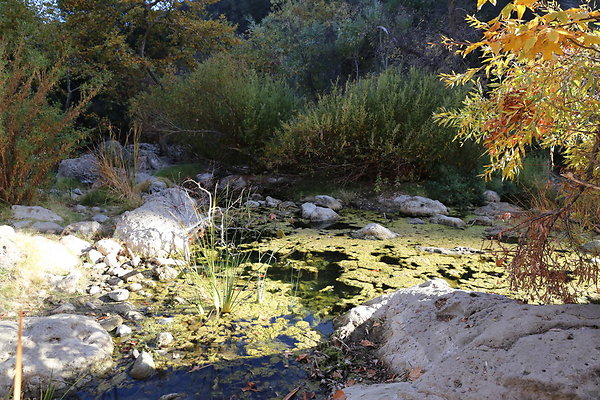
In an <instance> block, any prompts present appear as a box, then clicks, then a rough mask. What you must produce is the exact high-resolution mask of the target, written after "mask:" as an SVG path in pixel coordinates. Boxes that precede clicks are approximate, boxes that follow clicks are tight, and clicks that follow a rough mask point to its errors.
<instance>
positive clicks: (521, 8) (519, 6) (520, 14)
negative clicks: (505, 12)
mask: <svg viewBox="0 0 600 400" xmlns="http://www.w3.org/2000/svg"><path fill="white" fill-rule="evenodd" d="M515 8H516V9H517V17H518V18H519V19H523V14H525V10H527V6H524V5H522V4H517V5H516V6H515Z"/></svg>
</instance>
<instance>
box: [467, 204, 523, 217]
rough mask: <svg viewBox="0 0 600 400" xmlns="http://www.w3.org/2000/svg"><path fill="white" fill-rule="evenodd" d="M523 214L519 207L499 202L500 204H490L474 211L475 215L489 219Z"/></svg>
mask: <svg viewBox="0 0 600 400" xmlns="http://www.w3.org/2000/svg"><path fill="white" fill-rule="evenodd" d="M520 212H523V209H522V208H521V207H517V206H515V205H514V204H510V203H505V202H498V203H489V204H487V205H485V206H483V207H479V208H477V209H476V210H475V211H473V214H475V215H485V216H488V217H495V216H498V215H502V214H506V213H509V214H518V213H520Z"/></svg>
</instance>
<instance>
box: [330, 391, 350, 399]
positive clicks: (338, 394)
mask: <svg viewBox="0 0 600 400" xmlns="http://www.w3.org/2000/svg"><path fill="white" fill-rule="evenodd" d="M346 399H347V397H346V394H345V393H344V391H343V390H341V389H338V390H336V391H335V393H334V394H333V396H332V397H331V400H346Z"/></svg>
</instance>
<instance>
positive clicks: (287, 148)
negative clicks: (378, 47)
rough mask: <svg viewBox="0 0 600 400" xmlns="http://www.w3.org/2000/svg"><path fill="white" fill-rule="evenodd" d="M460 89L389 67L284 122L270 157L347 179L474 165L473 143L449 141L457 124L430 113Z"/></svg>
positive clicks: (457, 98) (458, 96) (457, 96)
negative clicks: (451, 125)
mask: <svg viewBox="0 0 600 400" xmlns="http://www.w3.org/2000/svg"><path fill="white" fill-rule="evenodd" d="M464 95H465V91H464V90H460V89H459V90H457V89H451V88H446V87H445V86H444V85H443V84H442V83H440V82H439V80H438V79H437V78H436V77H435V76H434V75H432V74H429V73H426V72H423V71H419V70H416V69H411V70H409V71H408V72H407V73H402V71H401V70H399V69H388V70H387V71H385V72H384V73H382V74H381V75H379V76H373V77H370V78H366V79H361V80H358V81H356V82H353V83H349V84H346V85H345V86H344V87H342V88H339V87H338V88H335V89H333V91H332V92H331V93H330V94H327V95H323V96H321V97H320V98H319V100H318V102H317V103H316V104H313V105H311V106H309V107H308V108H307V110H306V111H305V112H304V113H302V114H300V115H298V116H297V117H296V118H294V119H293V120H292V121H291V122H288V123H285V124H284V125H283V128H282V131H281V134H280V135H279V137H278V139H277V140H276V141H275V142H274V143H273V144H272V147H271V154H272V162H273V164H276V165H280V166H287V167H295V168H300V169H303V170H307V171H313V172H314V171H317V170H321V169H323V168H327V169H328V170H329V171H330V172H333V173H334V174H335V175H346V176H350V177H353V178H360V177H363V176H375V175H377V174H382V175H384V176H395V175H396V176H397V175H400V176H404V177H406V178H410V177H413V178H414V177H421V176H427V175H428V174H429V173H430V172H431V171H432V168H433V167H434V166H436V165H437V164H439V163H442V162H444V163H449V164H452V165H459V164H461V163H464V164H472V165H464V167H466V168H467V169H473V166H474V165H476V163H477V159H478V156H479V154H480V152H479V149H478V148H476V147H474V146H469V145H467V146H465V147H461V146H460V144H458V143H456V142H453V141H452V139H453V138H454V135H455V131H454V130H452V129H448V128H443V127H439V126H438V125H437V124H436V123H434V122H433V120H432V118H431V115H432V113H433V112H434V111H435V110H436V109H438V108H440V107H452V106H458V105H459V104H460V102H461V100H462V99H463V97H464ZM460 167H461V168H462V167H463V165H460Z"/></svg>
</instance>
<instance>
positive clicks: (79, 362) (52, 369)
mask: <svg viewBox="0 0 600 400" xmlns="http://www.w3.org/2000/svg"><path fill="white" fill-rule="evenodd" d="M16 345H17V323H16V322H12V321H6V320H0V397H3V398H4V396H7V395H8V392H9V390H10V388H11V386H12V383H13V377H14V374H15V348H16ZM112 352H113V342H112V339H111V337H110V335H109V334H108V333H107V332H106V331H105V330H104V329H103V328H102V327H101V326H100V325H99V324H98V323H97V322H96V321H94V320H93V319H91V318H88V317H85V316H82V315H66V314H58V315H53V316H49V317H31V318H25V320H24V323H23V383H24V389H25V391H28V392H32V393H39V388H42V389H46V388H48V386H49V384H50V383H51V382H52V383H53V384H54V385H55V386H56V387H57V389H59V390H60V389H65V388H66V387H68V386H69V384H65V383H64V382H63V380H65V379H69V380H70V381H71V382H72V381H73V380H75V379H77V377H79V376H80V375H82V374H90V373H91V374H95V373H103V372H105V371H106V370H108V369H109V368H110V367H111V366H112Z"/></svg>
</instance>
